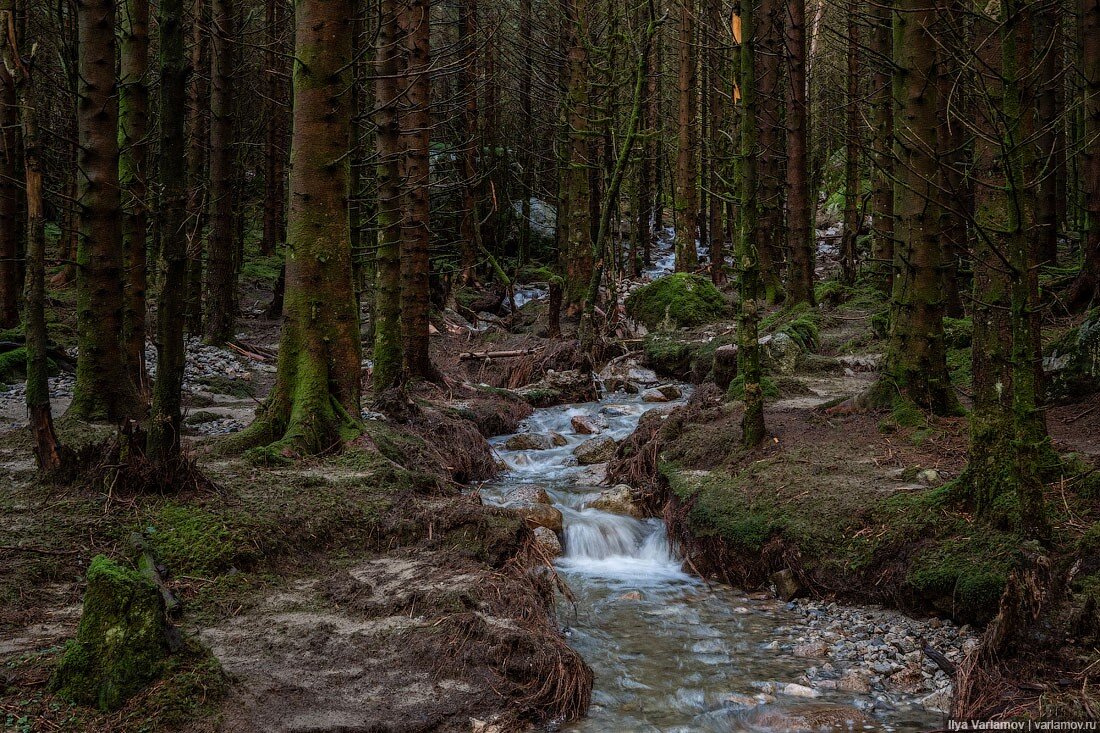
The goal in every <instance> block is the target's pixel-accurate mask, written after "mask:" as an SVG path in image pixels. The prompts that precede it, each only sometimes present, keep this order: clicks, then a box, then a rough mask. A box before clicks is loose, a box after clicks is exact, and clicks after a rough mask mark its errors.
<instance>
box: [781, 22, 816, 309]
mask: <svg viewBox="0 0 1100 733" xmlns="http://www.w3.org/2000/svg"><path fill="white" fill-rule="evenodd" d="M783 37H784V41H785V45H786V54H785V57H786V59H787V83H786V85H785V87H784V88H785V89H786V94H787V251H788V252H789V253H790V267H789V269H788V271H787V294H788V295H789V297H790V299H791V302H793V303H809V304H810V305H813V304H814V241H813V238H814V231H813V210H812V207H811V204H810V159H809V154H808V151H807V147H808V142H809V133H808V130H807V124H806V118H807V115H806V104H807V88H806V0H787V24H786V26H785V29H784V36H783Z"/></svg>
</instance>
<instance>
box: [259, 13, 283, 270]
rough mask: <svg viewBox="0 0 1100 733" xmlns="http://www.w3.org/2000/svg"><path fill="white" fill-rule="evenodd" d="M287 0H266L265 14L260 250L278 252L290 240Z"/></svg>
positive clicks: (265, 253) (269, 253) (267, 253)
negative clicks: (284, 51) (284, 37)
mask: <svg viewBox="0 0 1100 733" xmlns="http://www.w3.org/2000/svg"><path fill="white" fill-rule="evenodd" d="M284 2H285V0H265V2H264V15H265V27H266V31H267V38H266V39H265V42H266V43H267V48H265V49H264V93H265V96H266V100H265V106H266V108H267V114H266V119H265V120H264V220H263V221H264V224H263V226H264V228H263V236H262V238H261V239H260V253H261V254H263V255H265V256H266V255H271V254H274V252H275V248H276V247H277V246H278V245H279V244H281V243H282V242H283V240H285V239H286V226H285V222H286V148H285V145H284V140H283V130H284V129H286V125H287V119H286V107H285V105H284V103H283V100H284V97H285V94H284V89H285V87H286V81H285V79H284V73H285V68H284V67H285V64H284V63H283V56H282V54H281V53H280V51H282V43H281V32H282V28H283V25H284V23H285V19H284V17H283V16H284V12H283V6H284Z"/></svg>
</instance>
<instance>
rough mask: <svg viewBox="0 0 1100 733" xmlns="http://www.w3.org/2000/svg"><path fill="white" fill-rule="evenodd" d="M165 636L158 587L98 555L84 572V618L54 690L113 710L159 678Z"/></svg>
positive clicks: (164, 655) (63, 659)
mask: <svg viewBox="0 0 1100 733" xmlns="http://www.w3.org/2000/svg"><path fill="white" fill-rule="evenodd" d="M168 633H169V627H168V621H167V619H166V617H165V613H164V601H163V599H162V598H161V595H160V593H159V592H158V591H157V588H156V586H155V585H153V583H152V582H151V581H149V580H148V579H147V578H145V577H144V576H143V575H141V574H140V573H138V572H137V571H134V570H130V569H128V568H124V567H122V566H121V565H118V564H117V563H115V562H112V561H111V560H109V559H107V558H106V557H104V556H103V555H99V556H97V557H96V558H95V559H93V560H92V564H91V566H90V567H89V568H88V590H87V591H86V592H85V594H84V613H83V615H82V616H81V618H80V626H79V627H78V628H77V632H76V639H74V640H73V641H71V642H69V644H68V646H67V647H66V648H65V652H64V654H63V655H62V657H61V662H60V664H59V665H58V667H57V670H56V672H55V673H54V678H53V686H54V689H56V690H57V691H58V692H59V693H60V694H61V696H62V697H64V698H66V699H69V700H71V701H73V702H76V703H81V704H84V705H94V706H95V707H98V708H99V709H100V710H104V711H107V710H115V709H117V708H118V707H119V706H121V705H122V703H124V702H125V701H126V699H127V698H129V697H130V696H131V695H133V694H134V693H136V692H138V691H139V690H141V689H142V688H143V687H145V686H146V685H147V684H149V683H150V682H152V681H153V680H155V679H156V678H157V677H159V676H160V674H161V671H162V670H163V666H164V661H165V659H166V658H167V656H168V654H169V652H170V647H169V639H168Z"/></svg>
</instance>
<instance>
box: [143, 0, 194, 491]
mask: <svg viewBox="0 0 1100 733" xmlns="http://www.w3.org/2000/svg"><path fill="white" fill-rule="evenodd" d="M157 30H158V33H159V39H158V40H159V44H158V45H159V60H158V65H159V67H160V108H159V110H158V113H159V114H158V116H159V118H160V119H159V120H158V122H159V130H158V133H159V135H158V137H159V138H160V151H159V152H160V160H159V166H158V177H159V183H160V201H161V206H160V207H159V211H158V215H159V216H160V219H161V220H160V226H159V227H158V231H159V233H160V246H159V247H158V248H157V249H158V251H159V252H160V260H161V261H160V263H159V264H160V267H161V277H160V283H161V284H160V291H159V294H158V297H157V343H156V346H157V377H156V380H155V382H154V383H153V406H152V410H151V414H150V418H149V430H148V434H147V436H146V446H145V452H146V456H147V457H148V459H149V460H150V461H151V462H152V463H153V465H155V466H157V467H158V469H160V470H161V471H162V472H163V474H165V475H167V476H171V474H172V473H173V471H174V470H175V469H176V467H177V466H178V464H179V461H180V436H181V432H182V425H181V423H182V411H181V403H182V393H183V371H184V364H185V360H186V358H187V350H186V346H185V342H184V328H185V314H186V309H187V264H188V263H187V261H188V254H187V250H188V241H187V231H186V229H185V227H186V223H185V221H184V215H185V214H186V211H187V208H186V207H187V174H188V161H187V154H186V152H185V150H184V146H185V144H186V140H187V138H186V135H185V126H186V117H185V116H184V115H182V114H180V112H181V110H182V109H183V108H184V106H185V105H186V99H187V74H188V71H189V70H190V69H189V64H188V59H187V56H186V53H185V50H184V42H183V36H184V33H183V0H159V3H158V5H157Z"/></svg>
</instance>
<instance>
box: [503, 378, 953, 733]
mask: <svg viewBox="0 0 1100 733" xmlns="http://www.w3.org/2000/svg"><path fill="white" fill-rule="evenodd" d="M653 407H660V405H653V404H646V403H643V402H642V401H641V400H640V399H639V398H638V397H637V396H630V395H624V394H614V395H609V396H607V397H605V399H604V400H602V401H601V402H599V403H588V404H583V405H569V406H564V407H554V408H547V409H541V410H537V411H536V412H535V414H534V415H532V416H531V417H530V418H529V419H528V420H527V421H526V423H525V425H524V431H525V432H533V433H557V434H560V435H561V436H563V437H564V438H565V445H562V446H560V447H556V448H553V449H550V450H517V451H511V450H507V449H506V448H505V446H504V442H505V440H506V439H507V436H505V437H502V438H498V439H496V440H494V443H495V446H496V448H497V450H498V452H499V455H500V457H501V458H502V459H503V460H504V461H505V462H506V463H507V464H508V467H509V469H510V470H509V471H508V472H507V473H506V475H505V476H504V477H503V479H501V480H500V481H498V482H496V483H494V484H493V485H490V486H487V487H485V488H484V489H483V491H482V496H483V497H484V500H485V501H486V502H487V503H496V504H506V503H508V500H509V499H508V495H509V493H510V492H516V489H517V488H522V487H524V485H537V486H539V487H541V488H543V489H545V490H546V492H547V494H548V496H549V497H550V499H551V501H552V502H553V504H554V505H555V506H556V507H557V508H558V509H559V510H560V511H561V512H562V515H563V520H564V521H563V533H562V534H563V540H564V541H563V547H564V555H563V556H562V557H561V558H559V560H558V561H557V563H556V567H557V571H558V572H559V574H560V575H561V576H562V577H563V579H564V580H565V581H566V582H567V583H568V584H569V586H570V588H571V589H572V590H573V592H574V594H575V596H576V603H575V604H571V603H567V602H565V601H563V602H562V605H561V607H560V608H559V620H560V622H561V624H562V626H563V628H564V629H565V632H566V634H567V636H568V639H569V642H570V644H572V646H573V647H574V648H575V649H577V651H579V652H580V653H581V654H582V655H583V657H584V658H585V660H586V661H587V662H588V663H589V664H590V665H591V666H592V668H593V669H594V670H595V689H594V691H593V697H592V707H591V710H590V712H589V716H588V717H587V718H586V719H584V720H582V721H579V722H577V723H574V724H572V725H571V726H570V727H569V728H568V730H570V731H577V732H585V733H589V732H592V733H594V732H596V731H600V732H611V733H617V732H620V731H621V732H627V731H661V732H663V733H664V732H670V731H678V732H679V731H683V732H686V731H773V730H785V729H790V727H791V723H790V722H789V721H790V718H789V717H785V716H789V715H792V714H793V715H797V714H799V712H800V711H805V710H806V709H807V708H809V707H812V708H814V709H817V710H820V709H821V708H822V707H823V706H846V707H847V709H849V710H850V709H851V708H852V707H856V708H859V709H861V710H864V711H867V712H868V713H869V714H870V715H872V716H873V717H874V719H875V720H876V721H878V723H877V724H876V725H875V726H871V727H872V729H878V730H895V731H920V730H928V729H930V728H936V727H939V726H940V725H942V716H940V715H939V714H936V713H932V712H929V711H926V710H924V709H923V708H921V707H920V706H919V705H916V704H915V703H913V702H912V701H906V700H904V699H900V700H899V699H897V698H887V697H886V696H885V695H883V694H882V693H878V695H877V696H876V695H874V694H868V695H856V694H853V693H846V692H839V691H836V690H821V691H820V692H819V694H820V697H817V698H816V699H812V700H807V699H804V698H799V697H795V696H790V695H787V694H784V692H783V690H784V688H785V686H786V685H787V684H788V683H798V682H799V679H800V677H801V676H802V675H803V674H804V673H805V672H806V670H807V667H808V666H810V665H812V664H821V663H822V662H823V661H824V660H817V661H816V662H814V661H813V660H807V659H799V658H796V657H794V656H793V654H791V652H790V651H789V649H790V646H791V644H790V643H789V642H791V641H792V638H791V633H792V632H791V629H792V628H794V629H796V630H797V625H798V623H799V617H798V616H797V615H796V614H794V613H792V612H791V611H788V610H787V608H786V607H785V605H784V604H782V603H780V602H778V601H775V600H772V599H767V598H763V597H761V596H759V595H755V596H753V597H749V596H746V595H744V594H741V593H738V592H737V591H734V590H732V589H730V588H727V587H713V588H709V587H707V586H706V585H705V584H704V583H703V582H702V581H700V580H699V579H698V578H695V577H693V576H692V575H689V574H688V573H685V572H684V570H683V568H682V563H681V560H680V557H679V555H678V553H677V552H676V550H675V548H673V547H671V546H670V545H669V542H668V539H667V532H666V528H665V526H664V524H663V523H662V522H661V521H660V520H657V519H646V520H636V519H632V518H630V517H626V516H620V515H617V514H609V513H607V512H603V511H599V510H596V509H592V508H586V506H585V505H586V503H587V502H589V501H591V500H592V499H593V498H595V497H596V496H597V495H598V494H599V492H600V491H601V490H602V488H606V487H600V486H599V485H598V482H599V480H600V479H601V478H602V477H601V476H600V475H599V472H598V471H597V470H593V469H591V468H586V467H581V466H577V465H576V461H575V459H574V457H573V455H572V452H573V449H574V448H575V447H576V446H577V445H579V444H580V443H582V442H584V441H585V440H589V439H591V436H587V435H578V434H575V433H574V431H573V428H572V426H571V425H570V419H571V418H572V417H573V416H574V415H586V416H589V417H594V418H595V419H597V420H605V421H606V424H607V427H606V428H605V430H604V431H603V433H602V434H603V435H610V436H611V437H613V438H615V439H616V440H621V439H622V438H625V437H626V436H628V435H629V434H630V433H631V432H632V431H633V430H634V428H635V427H636V425H637V423H638V420H639V418H640V417H641V415H642V413H643V412H645V411H646V410H647V409H651V408H653ZM516 493H519V492H516ZM513 495H515V494H514V493H513ZM777 642H779V643H777ZM802 684H806V680H802ZM753 698H755V699H753Z"/></svg>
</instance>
